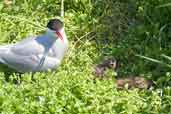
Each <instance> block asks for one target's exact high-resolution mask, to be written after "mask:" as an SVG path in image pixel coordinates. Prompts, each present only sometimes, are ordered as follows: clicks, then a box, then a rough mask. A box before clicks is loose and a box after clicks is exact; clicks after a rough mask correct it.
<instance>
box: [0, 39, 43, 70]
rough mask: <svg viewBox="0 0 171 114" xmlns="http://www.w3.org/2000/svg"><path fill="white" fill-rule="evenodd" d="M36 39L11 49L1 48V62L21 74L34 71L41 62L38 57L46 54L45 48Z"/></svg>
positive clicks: (28, 40)
mask: <svg viewBox="0 0 171 114" xmlns="http://www.w3.org/2000/svg"><path fill="white" fill-rule="evenodd" d="M35 39H36V38H28V39H26V40H23V41H21V42H18V43H16V44H14V45H11V46H10V47H5V48H4V49H3V48H0V61H1V62H2V63H4V64H6V65H8V66H9V67H11V68H13V69H15V70H17V71H19V72H29V71H33V69H34V68H35V67H36V66H37V65H38V63H39V61H40V58H39V57H38V55H40V54H42V53H43V52H44V46H43V45H41V44H40V43H38V42H37V41H36V40H35ZM1 50H2V51H1ZM3 50H4V51H3Z"/></svg>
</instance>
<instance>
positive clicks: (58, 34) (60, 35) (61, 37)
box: [56, 31, 64, 41]
mask: <svg viewBox="0 0 171 114" xmlns="http://www.w3.org/2000/svg"><path fill="white" fill-rule="evenodd" d="M56 34H57V36H58V37H59V38H60V39H61V40H62V41H64V38H63V36H62V34H61V33H60V32H59V31H57V32H56Z"/></svg>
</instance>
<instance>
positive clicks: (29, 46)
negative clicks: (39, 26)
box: [10, 37, 45, 56]
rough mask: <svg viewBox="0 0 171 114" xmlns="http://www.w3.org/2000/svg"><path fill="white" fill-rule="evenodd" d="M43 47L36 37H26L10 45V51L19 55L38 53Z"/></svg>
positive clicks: (42, 50)
mask: <svg viewBox="0 0 171 114" xmlns="http://www.w3.org/2000/svg"><path fill="white" fill-rule="evenodd" d="M44 50H45V47H44V46H43V45H42V44H40V43H39V42H37V40H36V37H30V38H27V39H25V40H23V41H21V42H18V43H16V44H14V45H13V46H12V47H11V50H10V51H11V52H12V53H14V54H16V55H20V56H29V55H38V54H41V53H43V52H44Z"/></svg>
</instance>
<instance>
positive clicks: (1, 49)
mask: <svg viewBox="0 0 171 114" xmlns="http://www.w3.org/2000/svg"><path fill="white" fill-rule="evenodd" d="M67 47H68V40H67V36H66V34H65V31H64V25H63V22H62V21H60V20H59V19H52V20H50V21H49V22H48V24H47V31H46V32H45V33H44V34H43V35H40V36H35V37H29V38H26V39H25V40H22V41H20V42H17V43H15V44H10V45H4V46H0V63H2V64H5V65H7V66H8V67H10V68H12V69H14V70H16V71H18V72H21V73H25V72H36V71H47V70H49V69H56V68H57V67H58V66H59V65H60V63H61V61H62V59H63V57H64V55H65V53H66V50H67Z"/></svg>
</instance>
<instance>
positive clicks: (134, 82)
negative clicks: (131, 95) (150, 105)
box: [116, 77, 153, 89]
mask: <svg viewBox="0 0 171 114" xmlns="http://www.w3.org/2000/svg"><path fill="white" fill-rule="evenodd" d="M152 85H153V82H152V80H147V79H145V78H143V77H128V78H118V79H116V86H117V88H118V89H124V88H128V89H133V88H139V89H149V88H150V87H152Z"/></svg>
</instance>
